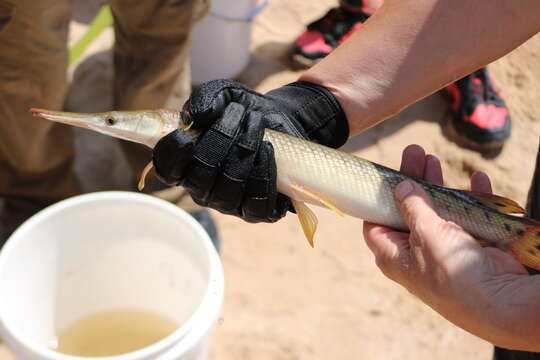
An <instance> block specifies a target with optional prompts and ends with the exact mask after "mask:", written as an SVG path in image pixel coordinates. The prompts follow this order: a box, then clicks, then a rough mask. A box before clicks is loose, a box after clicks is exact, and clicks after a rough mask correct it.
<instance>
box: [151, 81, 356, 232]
mask: <svg viewBox="0 0 540 360" xmlns="http://www.w3.org/2000/svg"><path fill="white" fill-rule="evenodd" d="M182 116H183V117H184V120H185V122H186V123H191V122H192V123H193V125H192V126H191V128H192V129H198V130H201V131H202V132H203V135H202V137H200V138H199V140H198V141H197V143H196V144H194V143H193V141H192V140H191V138H190V137H189V136H187V135H186V134H185V133H184V132H183V131H182V130H176V131H174V132H172V133H170V134H169V135H167V136H165V137H164V138H162V139H161V140H160V141H159V142H158V143H157V145H156V146H155V148H154V152H153V161H154V166H155V169H156V173H157V174H158V176H159V177H160V178H161V179H162V180H163V181H164V182H166V183H168V184H175V185H182V186H184V187H185V188H186V189H187V190H188V192H189V193H190V195H191V196H192V198H193V200H194V201H195V202H196V203H197V204H199V205H202V206H208V207H211V208H214V209H216V210H218V211H220V212H222V213H226V214H232V215H236V216H240V217H242V218H243V219H245V220H247V221H249V222H274V221H277V220H279V219H280V218H282V217H283V216H284V215H285V213H286V212H287V210H289V209H290V208H291V206H290V200H289V199H288V198H287V197H286V196H285V195H282V194H279V193H278V192H277V188H276V165H275V160H274V152H273V148H272V145H271V144H270V143H268V142H266V141H263V135H264V129H265V128H270V129H274V130H277V131H281V132H284V133H287V134H290V135H294V136H298V137H301V138H304V139H308V140H311V141H315V142H318V143H320V144H324V145H327V146H331V147H334V148H337V147H339V146H341V145H343V144H344V143H345V141H347V138H348V135H349V126H348V123H347V119H346V117H345V114H344V112H343V110H342V109H341V106H340V105H339V103H338V102H337V100H336V99H335V98H334V96H333V95H332V93H330V92H329V91H328V90H327V89H326V88H324V87H322V86H320V85H316V84H312V83H308V82H295V83H291V84H288V85H285V86H283V87H280V88H278V89H275V90H272V91H270V92H268V93H266V94H264V95H263V94H260V93H257V92H255V91H253V90H251V89H249V88H247V87H245V86H243V85H241V84H239V83H236V82H233V81H229V80H214V81H210V82H208V83H205V84H203V85H201V86H200V87H199V88H198V89H197V90H196V91H194V93H193V94H192V95H191V97H190V98H189V100H188V101H187V102H186V104H185V105H184V108H183V114H182Z"/></svg>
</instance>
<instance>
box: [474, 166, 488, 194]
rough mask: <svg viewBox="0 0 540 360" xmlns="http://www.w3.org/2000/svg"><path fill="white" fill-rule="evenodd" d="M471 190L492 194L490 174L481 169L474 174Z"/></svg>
mask: <svg viewBox="0 0 540 360" xmlns="http://www.w3.org/2000/svg"><path fill="white" fill-rule="evenodd" d="M471 190H473V191H480V192H484V193H489V194H491V193H492V192H493V191H492V189H491V181H490V180H489V176H487V175H486V174H485V173H483V172H481V171H477V172H475V173H474V174H472V176H471Z"/></svg>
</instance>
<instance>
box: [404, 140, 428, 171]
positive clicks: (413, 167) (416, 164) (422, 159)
mask: <svg viewBox="0 0 540 360" xmlns="http://www.w3.org/2000/svg"><path fill="white" fill-rule="evenodd" d="M425 165H426V153H425V152H424V149H423V148H422V147H421V146H419V145H414V144H413V145H409V146H407V147H406V148H405V150H403V155H402V156H401V166H400V171H401V172H402V173H404V174H405V175H408V176H411V177H415V178H418V179H421V178H422V177H423V175H424V168H425Z"/></svg>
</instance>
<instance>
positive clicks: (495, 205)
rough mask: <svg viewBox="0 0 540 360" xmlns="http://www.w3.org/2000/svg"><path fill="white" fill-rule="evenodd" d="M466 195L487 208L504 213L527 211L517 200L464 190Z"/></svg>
mask: <svg viewBox="0 0 540 360" xmlns="http://www.w3.org/2000/svg"><path fill="white" fill-rule="evenodd" d="M465 192H466V193H467V195H469V196H470V197H472V198H473V199H475V200H477V201H479V202H480V203H481V204H482V205H484V206H487V207H488V208H491V209H494V210H497V211H500V212H502V213H504V214H526V213H527V212H526V211H525V209H523V208H522V207H521V206H520V205H519V204H518V203H517V202H515V201H514V200H510V199H508V198H505V197H502V196H498V195H493V194H488V193H483V192H479V191H465Z"/></svg>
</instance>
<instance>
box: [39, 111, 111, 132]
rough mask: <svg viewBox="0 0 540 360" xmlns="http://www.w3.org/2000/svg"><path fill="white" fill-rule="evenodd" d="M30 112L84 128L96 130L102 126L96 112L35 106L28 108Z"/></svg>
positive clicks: (101, 120)
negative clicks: (74, 111)
mask: <svg viewBox="0 0 540 360" xmlns="http://www.w3.org/2000/svg"><path fill="white" fill-rule="evenodd" d="M30 113H31V114H32V115H33V116H36V117H41V118H44V119H47V120H51V121H56V122H59V123H63V124H67V125H73V126H78V127H81V128H85V129H92V130H98V129H102V128H104V125H103V119H102V117H101V116H97V115H96V114H84V113H71V112H63V111H52V110H45V109H37V108H32V109H30Z"/></svg>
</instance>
